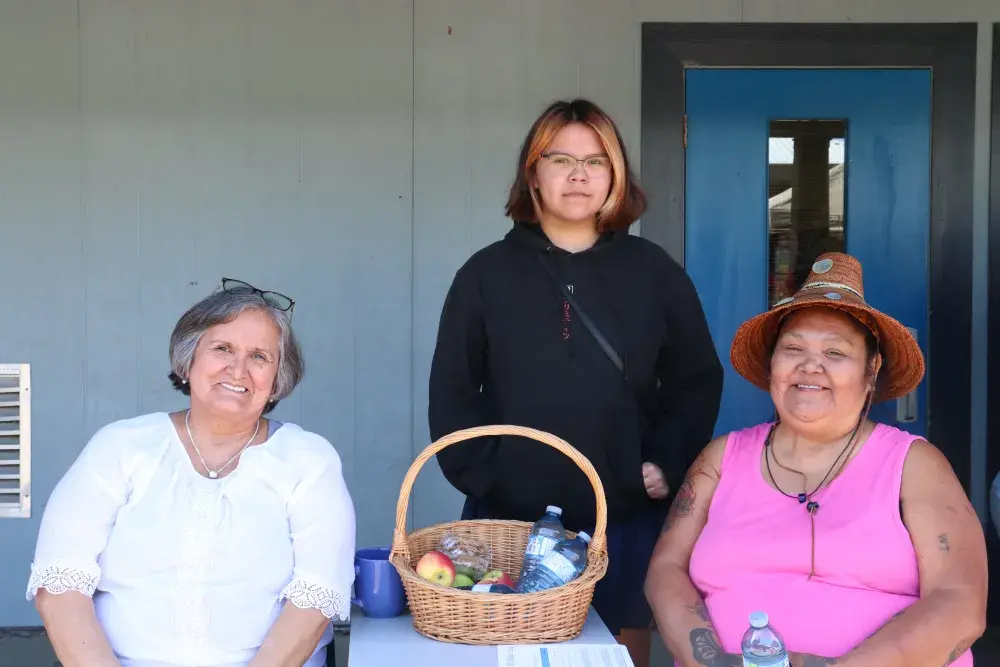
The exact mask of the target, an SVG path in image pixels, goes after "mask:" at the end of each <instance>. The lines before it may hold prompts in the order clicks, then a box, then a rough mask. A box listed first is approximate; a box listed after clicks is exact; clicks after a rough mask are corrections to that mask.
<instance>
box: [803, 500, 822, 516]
mask: <svg viewBox="0 0 1000 667" xmlns="http://www.w3.org/2000/svg"><path fill="white" fill-rule="evenodd" d="M818 509H819V503H818V502H816V501H815V500H813V501H810V503H809V504H808V505H806V510H807V511H808V512H809V513H810V514H815V513H816V510H818Z"/></svg>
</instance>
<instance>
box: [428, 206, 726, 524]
mask: <svg viewBox="0 0 1000 667" xmlns="http://www.w3.org/2000/svg"><path fill="white" fill-rule="evenodd" d="M543 261H544V262H548V263H549V266H550V268H551V269H552V270H553V271H554V272H555V274H556V275H557V276H559V277H560V279H561V280H563V281H564V282H565V283H566V284H567V285H570V286H571V288H570V289H571V292H572V294H573V296H574V298H575V300H576V301H577V302H578V304H579V306H580V308H582V309H583V310H584V311H585V312H586V313H587V315H588V316H589V317H590V319H591V320H592V321H593V322H594V323H595V324H596V325H597V327H598V328H599V329H600V330H601V333H603V334H604V336H605V338H607V340H608V341H609V342H610V343H611V345H612V346H613V347H614V349H615V351H616V352H617V353H618V355H619V356H620V357H621V358H622V359H623V361H624V365H625V370H626V373H625V375H623V374H622V373H621V372H619V371H618V369H617V368H616V367H615V366H614V365H613V364H612V362H611V361H610V359H609V358H608V356H607V355H606V354H605V352H604V351H603V350H602V349H601V347H600V346H599V344H598V343H597V342H596V341H595V339H594V338H593V336H591V334H590V333H589V332H588V330H587V328H586V327H585V326H584V324H583V322H581V321H580V319H579V317H577V314H576V313H575V312H574V311H573V309H572V308H571V307H570V306H569V304H568V303H566V301H565V300H564V298H563V296H562V295H561V294H560V292H559V291H558V289H557V287H556V285H555V283H554V282H553V280H552V277H551V276H550V274H549V273H548V272H547V271H546V268H545V266H543V265H542V262H543ZM722 376H723V373H722V366H721V365H720V363H719V358H718V355H717V354H716V351H715V346H714V345H713V343H712V338H711V335H710V333H709V330H708V325H707V323H706V321H705V315H704V313H703V311H702V308H701V302H700V301H699V299H698V295H697V293H696V291H695V289H694V285H693V284H692V283H691V280H690V279H689V278H688V275H687V274H686V273H685V271H684V269H683V268H681V266H680V265H678V264H677V263H676V262H675V261H674V260H673V259H671V258H670V256H669V255H667V253H666V252H664V251H663V250H662V249H661V248H660V247H659V246H657V245H655V244H653V243H651V242H649V241H647V240H645V239H642V238H639V237H636V236H632V235H629V234H628V232H626V231H622V232H614V233H608V234H604V235H603V236H602V237H601V238H600V240H599V241H598V242H597V243H596V244H595V245H594V246H593V247H592V248H590V249H588V250H585V251H583V252H578V253H569V252H566V251H564V250H561V249H559V248H557V247H555V246H553V245H552V243H550V242H549V240H548V239H547V238H546V237H545V235H544V234H543V233H542V231H541V228H540V227H539V226H538V225H535V224H519V223H515V224H514V227H513V229H512V230H511V231H510V232H509V233H508V234H507V235H506V237H505V238H504V239H503V240H501V241H498V242H497V243H494V244H492V245H490V246H488V247H486V248H484V249H483V250H480V251H479V252H477V253H476V254H475V255H473V256H472V257H471V258H470V259H469V260H468V261H467V262H466V263H465V265H464V266H462V268H461V269H459V271H458V272H457V274H456V275H455V280H454V282H453V283H452V286H451V289H450V290H449V292H448V295H447V298H446V300H445V304H444V308H443V311H442V313H441V321H440V326H439V330H438V337H437V345H436V348H435V351H434V359H433V363H432V366H431V375H430V405H429V410H428V415H429V421H430V434H431V437H432V438H433V439H435V440H437V439H438V438H440V437H442V436H444V435H447V434H449V433H451V432H453V431H457V430H460V429H464V428H469V427H472V426H481V425H485V424H512V425H518V426H528V427H532V428H536V429H540V430H542V431H547V432H549V433H552V434H554V435H557V436H559V437H561V438H563V439H564V440H566V441H567V442H569V443H570V444H571V445H573V446H574V447H575V448H576V449H578V450H579V451H580V452H581V453H583V454H584V455H585V456H586V457H587V458H588V459H589V460H590V462H591V463H592V464H593V466H594V468H595V469H596V470H597V472H598V474H599V476H600V478H601V483H602V484H603V487H604V492H605V495H606V497H607V502H608V514H609V520H611V521H617V520H621V519H624V518H627V517H629V516H632V515H634V514H635V513H637V512H639V511H642V510H644V509H647V508H648V507H649V506H650V505H649V504H650V502H651V501H650V500H649V498H648V496H647V495H646V491H645V485H644V483H643V476H642V464H643V462H645V461H649V462H652V463H655V464H657V465H658V466H659V467H660V468H661V469H662V470H663V473H664V476H665V478H666V480H667V483H668V484H669V486H670V489H671V492H673V491H676V489H677V488H678V487H679V485H680V483H681V481H682V480H683V476H684V474H685V472H686V471H687V468H688V467H689V466H690V465H691V463H692V462H693V461H694V459H695V457H696V456H697V454H698V452H700V451H701V449H702V448H703V447H704V446H705V445H706V444H708V442H709V440H710V438H711V436H712V431H713V429H714V427H715V420H716V418H717V417H718V411H719V402H720V399H721V396H722ZM438 462H439V464H440V466H441V470H442V471H443V472H444V475H445V477H446V478H447V479H448V481H449V482H450V483H451V484H452V485H454V486H455V487H456V488H457V489H458V490H459V491H462V492H463V493H465V494H466V495H469V496H471V497H473V498H476V499H478V500H479V501H481V502H484V503H485V504H486V505H487V506H488V507H489V509H490V511H491V512H492V513H493V515H494V516H496V517H497V518H509V519H519V520H522V521H534V520H536V519H537V518H538V517H540V516H541V515H542V514H543V513H544V511H545V506H546V505H550V504H554V505H559V506H560V507H562V509H563V521H564V523H565V525H566V527H567V528H568V529H570V530H581V529H592V527H593V524H594V521H595V498H594V494H593V491H592V489H591V486H590V483H589V482H588V481H587V479H586V477H585V476H584V474H583V473H582V472H581V471H580V469H579V468H578V467H577V466H576V464H574V463H573V462H572V461H571V460H570V459H569V458H567V457H566V456H564V455H563V454H561V453H559V452H558V451H556V450H555V449H552V448H550V447H548V446H546V445H544V444H542V443H540V442H536V441H534V440H527V439H523V438H517V437H503V438H489V439H486V438H480V439H476V440H470V441H466V442H464V443H460V444H458V445H452V446H451V447H448V448H447V449H445V450H443V451H441V452H440V453H439V454H438Z"/></svg>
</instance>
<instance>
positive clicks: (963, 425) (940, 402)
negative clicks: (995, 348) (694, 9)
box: [641, 23, 1000, 493]
mask: <svg viewBox="0 0 1000 667" xmlns="http://www.w3.org/2000/svg"><path fill="white" fill-rule="evenodd" d="M688 67H931V68H933V70H934V79H933V81H934V83H933V86H934V90H933V101H932V104H933V119H932V123H933V127H932V139H931V141H932V148H931V152H932V158H931V162H932V164H931V222H930V240H931V251H930V258H929V276H928V278H929V284H928V298H929V301H930V309H931V312H930V348H929V354H928V369H929V374H928V385H929V386H928V397H929V401H928V405H929V408H930V409H929V410H928V429H929V438H930V440H931V441H932V442H933V443H934V444H936V445H937V446H938V447H939V448H941V450H942V451H943V452H944V453H945V455H946V456H947V457H948V459H949V460H950V461H951V464H952V466H953V467H954V468H955V473H956V474H957V475H958V477H959V479H960V480H961V481H962V484H963V485H964V486H965V489H966V492H967V493H968V492H969V490H970V478H971V475H972V471H971V470H970V467H971V459H970V451H969V443H970V412H969V404H970V393H971V387H970V382H971V369H970V351H969V340H970V327H971V319H972V310H971V299H972V269H971V267H972V172H973V142H974V132H975V128H974V125H975V123H974V107H975V78H976V25H975V24H974V23H968V24H855V23H842V24H704V23H646V24H643V26H642V144H641V147H642V163H641V167H642V180H643V184H644V186H645V187H646V189H647V191H648V193H649V199H650V206H649V211H648V212H647V213H646V215H644V216H643V219H642V235H643V236H644V237H646V238H649V239H651V240H653V241H655V242H657V243H659V244H660V245H661V246H663V247H664V248H665V249H666V250H667V251H668V252H669V253H670V254H671V255H672V256H673V257H674V258H675V259H677V260H678V261H680V262H682V263H683V261H684V146H683V137H684V131H683V122H684V121H683V119H684V70H685V69H686V68H688ZM994 75H996V69H995V70H994ZM996 122H997V121H996V117H994V123H996ZM994 127H995V128H996V125H994ZM994 141H995V142H996V141H997V132H996V131H994ZM997 159H998V157H997V144H996V143H994V164H995V165H996V161H997ZM993 173H994V188H997V187H1000V185H998V184H1000V181H997V180H996V179H997V171H996V167H995V168H994V172H993ZM997 199H1000V197H998V198H995V200H994V203H995V204H996V203H997V201H996V200H997ZM995 210H996V209H995ZM993 220H994V224H995V226H996V227H1000V220H998V215H994V216H993ZM998 255H1000V253H998ZM993 266H994V267H996V266H997V263H996V260H995V261H994V262H993ZM994 275H995V274H994ZM992 280H993V281H994V282H992V284H996V283H995V279H992ZM874 305H876V306H877V305H878V304H874ZM991 312H992V309H991ZM985 472H986V471H982V472H981V473H977V474H985Z"/></svg>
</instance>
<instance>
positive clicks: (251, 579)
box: [28, 279, 355, 667]
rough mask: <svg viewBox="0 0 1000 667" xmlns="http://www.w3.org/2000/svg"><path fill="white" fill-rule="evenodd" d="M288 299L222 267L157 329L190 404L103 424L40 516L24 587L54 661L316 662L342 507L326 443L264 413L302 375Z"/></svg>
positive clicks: (350, 568)
mask: <svg viewBox="0 0 1000 667" xmlns="http://www.w3.org/2000/svg"><path fill="white" fill-rule="evenodd" d="M293 306H294V302H293V301H292V300H291V299H289V298H288V297H286V296H283V295H281V294H277V293H274V292H265V291H261V290H258V289H256V288H254V287H252V286H250V285H247V284H246V283H242V282H240V281H234V280H229V279H224V280H223V282H222V288H221V289H220V290H219V291H217V292H216V293H215V294H213V295H211V296H209V297H208V298H206V299H205V300H203V301H201V302H200V303H198V304H196V305H195V306H193V307H192V308H191V309H190V310H188V311H187V312H186V313H185V314H184V315H183V316H182V317H181V319H180V321H179V322H178V323H177V326H176V327H175V329H174V332H173V335H172V336H171V338H170V363H171V366H172V373H171V379H172V380H173V381H174V384H175V386H176V387H177V388H178V389H180V390H181V391H182V392H183V393H184V394H186V395H188V396H190V407H189V408H188V409H187V410H182V411H180V412H175V413H170V414H168V413H165V412H158V413H154V414H147V415H143V416H140V417H136V418H134V419H127V420H123V421H119V422H115V423H112V424H109V425H108V426H105V427H104V428H102V429H100V430H99V431H98V432H97V433H96V434H95V435H94V436H93V438H92V439H91V440H90V442H89V443H88V444H87V446H86V447H85V448H84V450H83V452H82V453H81V454H80V456H79V458H78V459H77V460H76V461H75V463H74V464H73V465H72V467H71V468H70V469H69V471H68V472H67V473H66V475H65V476H64V477H63V478H62V480H61V481H60V482H59V484H58V485H57V486H56V488H55V490H54V491H53V493H52V496H51V498H50V499H49V502H48V505H47V507H46V509H45V514H44V517H43V518H42V524H41V529H40V532H39V535H38V545H37V548H36V551H35V560H34V563H33V564H32V566H31V578H30V583H29V584H28V599H29V600H30V599H31V598H33V597H34V598H36V605H37V608H38V611H39V613H40V614H41V616H42V620H43V621H44V622H45V628H46V630H47V632H48V637H49V639H50V640H51V642H52V644H53V646H54V648H55V651H56V655H57V656H58V658H59V660H60V661H61V662H62V664H63V665H65V666H66V667H76V666H77V665H80V666H86V667H103V666H105V665H108V666H119V665H121V666H122V667H196V666H197V667H202V666H207V665H211V666H213V667H218V666H225V667H237V666H239V667H245V666H247V667H271V666H278V665H281V666H282V667H283V666H285V665H289V666H291V665H295V666H299V665H306V666H308V667H322V666H323V665H324V663H325V660H324V657H323V656H324V653H325V650H324V648H325V646H326V645H327V644H328V643H329V642H330V639H331V637H332V634H333V630H332V625H331V620H332V619H341V620H347V619H348V615H349V611H350V588H351V584H352V583H353V580H354V562H353V558H354V540H355V516H354V506H353V503H352V501H351V497H350V495H349V494H348V491H347V487H346V485H345V484H344V478H343V475H342V471H341V462H340V458H339V457H338V455H337V452H336V451H335V450H334V449H333V447H332V446H331V445H330V443H329V442H327V441H326V440H325V439H323V438H322V437H321V436H319V435H316V434H315V433H310V432H308V431H305V430H303V429H302V428H300V427H299V426H296V425H295V424H291V423H284V424H282V423H279V422H277V421H274V420H271V419H267V418H265V417H264V415H265V414H266V413H267V412H269V411H270V409H271V408H273V407H274V405H275V404H276V403H277V402H278V401H279V400H281V399H282V398H284V397H286V396H287V395H288V394H289V393H290V392H291V391H292V390H293V389H294V388H295V386H296V384H297V383H298V382H299V380H300V378H301V377H302V370H303V369H302V358H301V356H300V352H299V348H298V344H297V343H296V340H295V337H294V335H293V334H292V330H291V326H290V318H289V314H290V312H291V309H292V307H293Z"/></svg>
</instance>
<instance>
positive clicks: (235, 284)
mask: <svg viewBox="0 0 1000 667" xmlns="http://www.w3.org/2000/svg"><path fill="white" fill-rule="evenodd" d="M222 291H223V292H229V293H230V294H236V293H240V292H250V293H252V294H260V295H261V297H263V299H264V300H265V301H267V302H268V303H269V304H271V305H272V306H274V307H275V308H277V309H278V310H280V311H283V312H286V313H290V312H291V311H292V309H293V308H295V300H294V299H292V298H291V297H288V296H285V295H284V294H281V293H280V292H272V291H271V290H261V289H257V288H256V287H254V286H253V285H251V284H250V283H245V282H243V281H242V280H236V279H235V278H223V279H222Z"/></svg>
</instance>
